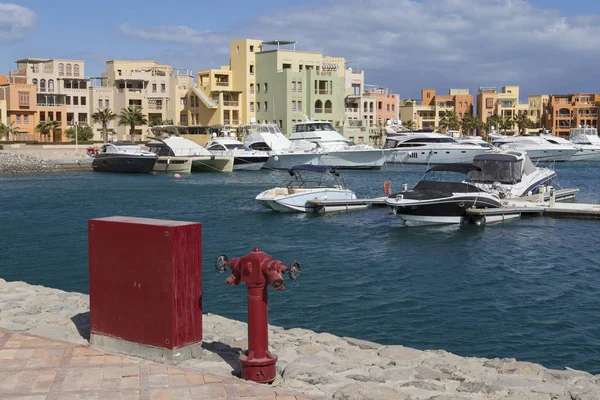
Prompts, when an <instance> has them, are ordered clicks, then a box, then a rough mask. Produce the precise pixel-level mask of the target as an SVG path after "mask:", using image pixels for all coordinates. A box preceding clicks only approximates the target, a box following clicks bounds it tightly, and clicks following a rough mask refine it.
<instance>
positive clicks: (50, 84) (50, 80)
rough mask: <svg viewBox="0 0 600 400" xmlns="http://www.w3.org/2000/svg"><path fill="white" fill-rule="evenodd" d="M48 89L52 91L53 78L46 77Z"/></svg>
mask: <svg viewBox="0 0 600 400" xmlns="http://www.w3.org/2000/svg"><path fill="white" fill-rule="evenodd" d="M48 91H49V92H54V80H52V79H48Z"/></svg>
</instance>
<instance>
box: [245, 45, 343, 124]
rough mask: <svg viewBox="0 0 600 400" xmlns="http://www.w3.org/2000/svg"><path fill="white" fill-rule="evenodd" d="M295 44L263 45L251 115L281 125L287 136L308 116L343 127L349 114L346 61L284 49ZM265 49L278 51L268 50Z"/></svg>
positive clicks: (256, 73) (258, 55)
mask: <svg viewBox="0 0 600 400" xmlns="http://www.w3.org/2000/svg"><path fill="white" fill-rule="evenodd" d="M294 43H295V42H284V41H272V42H263V43H262V46H263V49H262V51H260V52H258V53H256V54H255V57H256V58H255V60H256V64H255V66H256V68H255V72H254V74H255V75H254V77H255V85H256V86H255V99H256V101H255V102H252V101H251V102H250V105H249V112H250V113H252V112H254V113H255V115H256V119H257V120H258V121H261V122H275V123H277V124H279V125H280V127H281V129H282V130H283V132H284V133H286V134H290V133H291V132H292V129H293V125H294V123H296V122H297V121H303V120H305V118H306V117H307V116H308V117H310V118H313V119H316V120H326V121H331V122H332V123H334V124H339V123H340V122H341V121H343V119H344V111H345V106H344V104H345V103H344V97H345V90H344V86H345V81H344V68H345V60H344V59H343V58H331V57H324V56H323V55H322V54H321V53H316V52H308V51H297V50H295V49H294V50H289V49H282V48H281V46H285V45H290V44H294ZM265 45H270V46H276V48H275V49H273V50H265V48H264V46H265Z"/></svg>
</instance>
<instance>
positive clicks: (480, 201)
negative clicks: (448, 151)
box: [385, 163, 506, 226]
mask: <svg viewBox="0 0 600 400" xmlns="http://www.w3.org/2000/svg"><path fill="white" fill-rule="evenodd" d="M472 171H477V172H480V171H481V168H479V167H477V166H475V165H473V164H464V163H461V164H439V165H434V166H433V167H431V168H430V169H429V170H427V172H426V173H425V176H424V177H423V179H421V180H420V181H419V182H418V183H417V184H416V185H415V186H414V187H413V188H412V189H410V190H404V191H402V192H399V193H394V194H391V195H389V196H388V197H387V198H386V200H385V203H386V204H387V205H388V206H390V207H391V208H392V213H393V214H394V215H398V216H399V217H400V218H401V219H402V221H403V222H404V224H405V225H407V226H418V225H437V224H459V223H461V222H464V221H465V219H466V218H467V210H468V209H470V208H497V207H501V206H502V201H501V199H500V198H499V197H498V196H497V195H496V194H494V193H490V192H488V191H486V190H484V189H482V188H480V187H478V186H477V185H474V184H473V183H472V182H467V181H466V176H467V175H468V174H469V173H471V172H472ZM486 218H489V219H488V221H486V222H495V219H496V218H498V217H496V216H489V217H486ZM500 218H504V219H506V218H505V216H500ZM498 220H499V219H498Z"/></svg>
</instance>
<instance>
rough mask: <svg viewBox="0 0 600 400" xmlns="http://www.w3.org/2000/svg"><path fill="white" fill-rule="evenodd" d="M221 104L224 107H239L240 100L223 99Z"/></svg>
mask: <svg viewBox="0 0 600 400" xmlns="http://www.w3.org/2000/svg"><path fill="white" fill-rule="evenodd" d="M223 105H224V106H225V107H239V105H240V102H239V101H229V100H224V101H223Z"/></svg>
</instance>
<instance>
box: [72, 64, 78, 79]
mask: <svg viewBox="0 0 600 400" xmlns="http://www.w3.org/2000/svg"><path fill="white" fill-rule="evenodd" d="M73 76H79V64H75V65H74V66H73Z"/></svg>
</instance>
